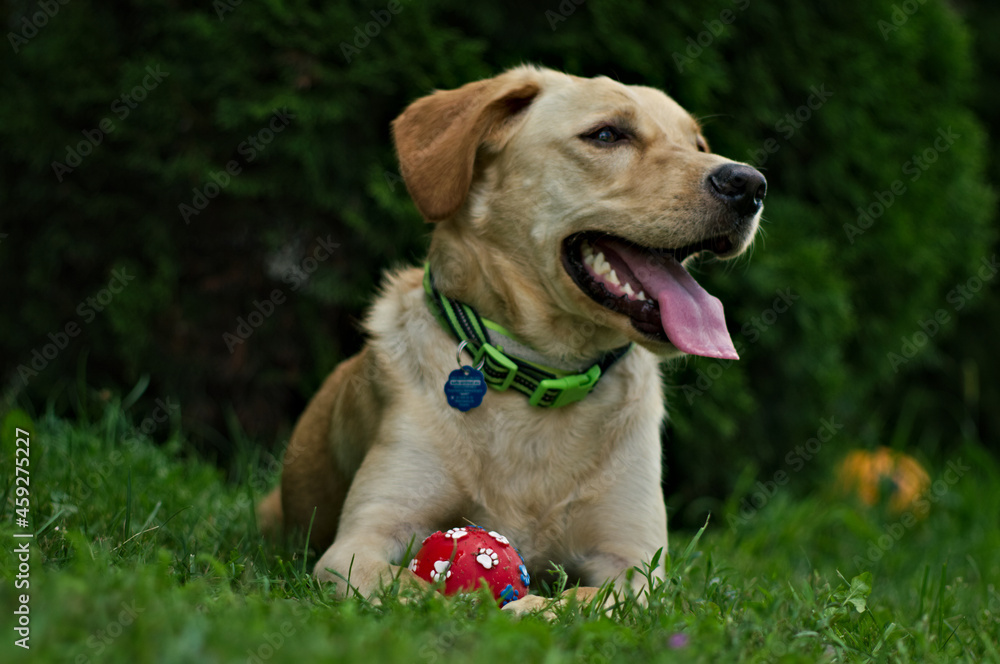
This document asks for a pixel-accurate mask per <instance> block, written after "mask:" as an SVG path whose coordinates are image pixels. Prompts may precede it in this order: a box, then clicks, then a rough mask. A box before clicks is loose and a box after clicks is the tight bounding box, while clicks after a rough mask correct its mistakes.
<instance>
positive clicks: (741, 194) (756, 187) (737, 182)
mask: <svg viewBox="0 0 1000 664" xmlns="http://www.w3.org/2000/svg"><path fill="white" fill-rule="evenodd" d="M708 184H709V190H710V191H711V192H712V193H713V194H714V195H715V196H716V197H717V198H719V200H721V201H722V202H724V203H725V204H726V205H728V206H729V207H731V208H732V209H733V210H734V211H735V212H736V213H737V214H739V215H741V216H744V217H749V216H751V215H754V214H757V210H759V209H760V206H761V204H762V203H763V202H764V196H765V195H766V194H767V180H765V179H764V176H763V175H761V173H760V171H758V170H757V169H756V168H752V167H750V166H747V165H745V164H723V165H722V166H719V167H718V168H716V169H715V170H714V171H712V172H711V173H709V174H708Z"/></svg>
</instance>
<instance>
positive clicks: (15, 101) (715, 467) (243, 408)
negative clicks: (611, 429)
mask: <svg viewBox="0 0 1000 664" xmlns="http://www.w3.org/2000/svg"><path fill="white" fill-rule="evenodd" d="M4 10H5V11H4V17H5V19H6V24H5V28H6V31H5V32H6V41H7V44H5V46H4V47H3V48H0V90H2V94H0V119H2V122H0V146H2V148H0V210H2V212H0V283H2V284H3V286H4V288H3V293H4V297H3V298H0V317H2V320H3V324H2V325H0V376H2V379H3V381H4V383H3V385H4V390H3V399H4V403H5V404H6V405H7V406H11V405H14V404H20V405H21V406H22V407H25V408H27V409H29V410H33V411H36V412H37V411H39V410H44V409H46V408H51V409H54V410H55V411H56V412H67V413H69V412H72V411H74V410H76V411H77V412H86V409H87V403H88V401H89V400H91V399H95V398H96V399H100V398H102V394H103V395H104V397H105V398H106V396H107V394H108V393H109V392H117V393H127V392H129V391H132V390H133V388H134V387H135V386H139V389H137V390H134V394H133V396H138V394H139V392H143V393H142V395H141V397H139V398H138V400H135V399H127V400H126V403H127V404H129V405H130V407H131V408H132V410H133V412H134V415H135V419H136V421H141V420H142V419H143V418H144V417H147V416H150V417H152V415H154V414H156V413H158V412H161V411H166V412H168V415H169V419H170V421H171V426H181V427H182V428H183V429H184V431H185V432H186V434H187V437H188V439H189V440H191V441H192V443H193V445H194V446H195V447H196V449H197V451H198V452H199V453H200V454H203V455H206V456H208V457H210V458H213V459H215V460H217V461H218V462H219V463H220V464H223V465H224V464H226V462H227V460H228V459H229V458H230V456H231V455H232V453H233V445H234V443H233V442H232V441H234V440H237V439H245V438H249V439H250V440H253V441H256V442H257V443H259V444H260V445H263V446H265V447H267V448H269V449H272V450H274V451H275V452H276V453H277V452H278V451H280V449H281V447H282V445H283V444H284V442H285V441H286V440H287V436H288V432H289V429H290V426H291V425H292V424H293V423H294V420H295V418H296V417H297V415H298V414H299V413H300V412H301V410H302V408H303V407H304V405H305V403H306V401H307V400H308V399H309V397H310V396H311V395H312V393H313V392H314V391H315V389H316V388H317V387H318V386H319V384H320V382H321V380H322V379H323V377H324V376H325V375H326V374H327V373H328V372H329V371H330V370H331V369H332V367H333V366H335V365H336V363H337V362H339V361H340V360H342V359H344V358H346V357H348V356H350V355H351V354H353V353H354V352H356V351H357V350H358V349H359V348H360V346H361V344H362V343H363V339H362V337H361V335H360V334H359V332H358V329H357V322H358V320H359V318H360V317H361V316H362V315H363V311H364V307H365V306H366V304H367V303H368V302H369V301H370V298H371V296H372V294H373V292H374V289H375V287H376V285H377V283H378V280H379V278H380V274H381V273H382V271H383V270H384V269H385V268H387V267H390V266H394V265H401V264H411V263H416V262H418V261H419V260H420V259H421V257H422V255H423V253H424V251H425V250H426V246H427V240H428V237H427V230H428V229H426V228H425V227H424V225H423V223H422V221H421V219H420V217H419V215H418V214H417V213H416V210H415V208H414V207H413V205H412V204H411V203H410V201H409V198H408V196H407V194H406V190H405V187H404V186H403V185H402V183H401V181H400V179H399V175H398V167H397V164H396V161H395V157H394V154H393V149H392V145H391V141H390V135H389V122H390V121H391V120H392V119H393V118H394V117H395V116H396V115H397V114H398V113H399V112H400V111H401V110H402V109H403V108H404V107H405V105H406V104H407V103H408V102H410V101H412V100H413V99H415V98H417V97H419V96H422V95H424V94H426V93H428V92H429V91H430V90H431V89H433V88H451V87H457V86H459V85H461V84H463V83H465V82H467V81H470V80H474V79H478V78H482V77H487V76H491V75H494V74H496V73H498V72H499V71H501V70H503V69H504V68H507V67H509V66H512V65H516V64H519V63H522V62H533V63H538V64H542V65H546V66H549V67H553V68H557V69H563V70H566V71H569V72H571V73H575V74H579V75H583V76H594V75H599V74H603V75H608V76H611V77H613V78H616V79H619V80H621V81H623V82H625V83H637V84H645V85H651V86H655V87H659V88H662V89H664V90H666V91H667V92H668V93H669V94H671V95H672V96H673V97H674V98H675V99H677V100H678V101H679V102H680V103H681V104H682V105H683V106H685V107H686V108H687V109H689V110H690V111H691V112H692V113H693V114H695V115H696V116H698V117H700V118H702V119H703V123H704V125H705V133H706V135H707V137H708V139H709V141H710V143H711V145H712V148H713V150H714V151H715V152H718V153H720V154H723V155H725V156H728V157H731V158H735V159H739V160H743V161H750V162H751V163H754V164H755V165H758V166H759V167H760V168H761V169H762V170H763V171H764V172H765V174H766V175H767V177H768V181H769V193H768V198H767V203H766V208H765V221H764V224H763V234H762V237H761V238H760V239H759V241H758V242H757V244H756V245H755V248H754V251H753V254H752V257H750V258H745V259H741V260H739V261H737V262H735V263H732V264H730V263H726V264H723V263H715V264H712V263H706V264H703V265H702V266H700V267H699V268H698V270H697V272H698V279H699V281H701V283H702V284H704V285H705V286H706V288H707V289H708V290H709V291H710V292H712V293H713V294H716V295H718V296H719V297H720V298H721V299H722V300H723V302H725V303H726V312H727V317H728V320H729V323H730V330H731V332H732V333H733V337H734V339H735V340H736V341H737V344H738V347H739V348H740V349H741V351H742V353H741V354H742V356H743V359H742V360H741V361H740V362H738V363H732V364H725V363H719V362H717V361H714V360H704V359H691V360H688V361H685V362H682V363H677V364H675V365H673V366H668V367H666V371H665V390H666V392H667V395H668V397H669V399H670V414H671V422H670V425H669V426H668V427H667V428H666V430H665V433H664V439H665V445H664V449H665V454H666V458H667V461H668V476H667V483H666V488H667V493H668V499H669V502H670V503H671V505H672V507H673V508H674V510H675V513H676V514H677V515H678V516H676V517H675V520H676V519H679V520H680V521H682V522H688V523H693V522H694V521H696V520H697V519H699V518H703V517H702V515H703V513H704V511H706V510H708V509H713V510H715V509H717V507H718V505H719V504H720V501H721V500H722V499H724V497H725V496H726V495H728V494H729V493H730V492H731V491H732V490H733V488H734V487H735V486H737V485H738V483H739V482H740V477H741V474H744V476H745V474H746V473H747V472H751V473H754V472H758V473H760V474H761V476H764V475H765V474H770V473H773V472H775V471H777V470H781V469H786V470H788V469H789V465H790V460H789V455H790V454H795V450H796V448H797V447H801V446H803V445H805V444H806V443H807V441H808V440H809V439H810V438H812V437H815V436H816V435H817V432H818V431H819V430H820V429H821V427H823V426H824V424H823V423H824V421H827V422H829V421H831V419H832V420H833V421H834V422H835V423H836V424H838V425H842V427H843V428H842V429H839V430H838V431H839V433H837V434H836V435H835V436H834V437H833V438H832V439H831V440H829V441H827V442H824V443H823V446H822V450H821V451H820V452H819V453H817V454H816V455H815V456H816V458H817V459H819V460H821V462H820V463H810V464H807V465H806V466H805V472H807V473H809V474H817V473H821V472H825V469H827V468H829V466H830V465H832V463H833V462H835V461H836V460H837V458H838V456H839V454H841V453H842V452H843V450H845V449H846V448H847V447H849V446H855V445H857V444H859V441H860V444H862V445H868V446H875V445H879V444H887V445H892V446H894V447H897V448H900V449H906V450H908V451H910V452H911V453H917V454H920V455H924V456H925V458H933V457H935V456H937V455H939V454H940V453H942V452H946V451H947V450H949V449H954V448H957V446H958V445H959V444H960V443H961V442H962V441H965V440H970V439H971V440H978V441H980V442H982V443H983V444H984V445H987V446H989V447H991V448H992V449H993V451H994V452H1000V442H998V441H1000V409H997V408H995V406H996V405H997V404H998V399H1000V394H998V390H1000V381H998V379H997V376H996V372H995V371H994V370H991V369H990V367H994V369H995V368H996V363H997V362H996V353H995V350H994V345H995V342H994V337H995V335H996V332H997V330H998V329H1000V328H998V323H1000V306H998V305H997V303H996V298H995V297H994V295H993V293H994V292H995V284H994V280H991V279H993V278H994V275H993V274H988V272H989V271H988V270H986V267H985V266H986V265H989V264H991V262H992V261H993V260H994V259H993V257H994V256H995V252H996V211H997V204H996V197H995V195H994V194H993V193H992V191H991V189H990V180H991V178H989V177H988V174H990V173H995V172H997V167H998V164H997V161H996V149H995V146H992V145H991V143H990V139H989V136H990V134H992V135H993V136H997V135H1000V134H998V133H997V129H998V128H997V126H996V125H997V120H998V119H997V114H996V108H998V106H1000V105H998V103H997V102H998V99H997V97H998V96H1000V86H998V85H997V83H998V81H997V75H996V73H997V71H998V67H1000V52H998V44H997V40H996V39H995V38H994V37H993V35H994V34H995V31H996V29H997V28H1000V9H998V8H997V6H996V5H995V3H991V2H988V1H987V0H980V1H975V2H954V3H945V2H942V1H940V0H906V1H905V2H893V1H890V0H845V2H840V3H835V4H824V3H819V4H808V3H806V4H803V3H797V2H792V1H791V0H721V1H713V2H702V3H694V2H688V3H669V4H668V5H664V6H663V7H657V8H652V7H650V6H649V5H648V4H647V3H641V2H635V1H620V2H612V1H602V0H587V1H586V2H583V1H582V0H577V2H574V1H573V0H561V2H560V1H557V0H551V1H550V2H547V3H546V2H543V3H526V2H513V3H503V5H500V4H499V3H498V4H495V5H490V4H484V3H466V2H457V1H454V0H447V1H442V2H428V3H416V2H409V1H406V2H403V1H401V0H393V1H392V2H381V1H376V2H337V3H315V2H305V1H304V0H272V1H269V2H258V3H251V2H241V0H215V1H214V2H213V3H209V2H200V3H195V2H187V1H184V0H132V1H131V2H113V3H98V2H92V1H90V0H70V1H69V2H67V3H66V4H59V2H57V1H56V0H40V1H39V0H6V1H5V3H4ZM227 168H228V172H227ZM862 211H865V212H867V214H868V215H869V219H867V220H866V219H863V218H862V219H860V220H859V217H860V216H861V212H862ZM862 221H863V222H864V223H865V224H866V225H867V226H862V225H861V224H860V223H859V222H862ZM852 227H853V230H852ZM857 231H863V232H860V233H859V232H857ZM984 260H985V263H983V261H984ZM980 270H983V272H982V274H980ZM116 275H117V276H116ZM977 279H978V280H977ZM115 291H120V292H115ZM276 291H277V292H276ZM782 296H783V299H781V298H782ZM779 299H781V302H784V303H785V304H778V300H779ZM942 311H943V312H944V315H941V313H940V312H942ZM935 320H937V321H938V322H937V328H936V329H935V327H934V324H933V323H931V322H930V321H935ZM940 321H945V322H940ZM74 331H75V332H76V334H72V333H73V332H74ZM248 334H249V336H247V335H248ZM921 334H924V335H926V336H923V337H921V336H920V335H921ZM241 335H242V336H241ZM243 336H246V337H247V338H246V339H243V338H242V337H243ZM893 354H895V355H893ZM147 381H148V385H147ZM143 386H146V389H145V390H144V391H143V390H142V389H141V388H142V387H143ZM157 400H159V402H158V401H157ZM163 404H169V405H170V407H168V408H165V409H164V408H162V407H161V411H157V410H156V409H157V407H160V406H162V405H163ZM166 419H168V418H163V420H161V421H165V420H166ZM168 428H169V427H162V426H161V427H160V430H159V431H158V432H157V431H156V426H153V427H151V430H153V431H154V435H160V436H164V437H165V436H166V434H167V433H168V431H167V429H168ZM813 446H814V447H815V444H814V445H813ZM748 469H749V470H748ZM793 469H794V470H797V468H793ZM803 477H808V475H806V476H803ZM796 486H797V487H799V489H800V490H806V489H807V488H808V486H809V483H808V482H806V481H797V482H796Z"/></svg>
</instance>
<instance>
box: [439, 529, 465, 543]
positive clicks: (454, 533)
mask: <svg viewBox="0 0 1000 664" xmlns="http://www.w3.org/2000/svg"><path fill="white" fill-rule="evenodd" d="M468 534H469V531H468V530H466V529H465V528H452V529H451V530H449V531H448V532H446V533H445V534H444V536H445V537H450V538H451V539H453V540H459V539H462V538H463V537H465V536H466V535H468Z"/></svg>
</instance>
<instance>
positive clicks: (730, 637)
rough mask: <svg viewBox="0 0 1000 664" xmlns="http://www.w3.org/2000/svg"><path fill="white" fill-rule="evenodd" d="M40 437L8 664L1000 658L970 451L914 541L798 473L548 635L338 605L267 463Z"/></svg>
mask: <svg viewBox="0 0 1000 664" xmlns="http://www.w3.org/2000/svg"><path fill="white" fill-rule="evenodd" d="M31 426H32V436H31V456H30V461H31V465H30V472H31V475H30V477H31V487H30V488H31V496H30V500H31V524H32V529H33V530H34V531H36V532H37V538H36V539H35V540H33V543H32V551H33V554H32V557H31V572H30V583H31V586H30V602H29V607H30V610H31V614H30V615H31V640H30V645H31V650H30V651H25V650H23V649H21V648H18V647H15V646H14V645H13V642H14V640H15V639H16V638H18V637H17V635H16V634H15V633H14V631H13V628H14V626H15V623H16V618H15V616H14V614H13V611H14V608H15V607H16V606H17V605H18V600H17V595H18V594H20V593H22V592H24V591H23V590H17V591H15V590H14V589H13V587H12V583H11V580H12V579H13V578H14V576H15V574H16V573H17V565H18V561H17V559H16V557H15V556H14V554H12V553H8V552H4V554H3V555H0V576H2V577H3V579H4V581H3V583H2V585H0V634H2V635H3V641H2V642H0V660H2V661H4V662H20V661H31V662H81V663H83V662H118V661H121V662H147V661H149V662H153V661H156V662H248V661H249V662H266V661H273V662H286V661H287V662H292V661H296V662H298V661H375V662H407V663H412V662H420V663H426V664H436V663H438V662H469V661H476V662H491V661H498V662H499V661H504V662H507V661H510V660H511V659H512V658H515V661H518V662H547V663H550V662H551V663H555V662H602V663H604V662H620V661H641V662H655V661H665V662H809V663H814V662H1000V646H998V635H1000V527H998V526H1000V524H998V520H1000V468H998V465H997V463H996V462H995V460H993V459H992V458H991V457H989V456H988V455H987V454H985V453H984V452H982V451H981V450H980V449H979V448H978V447H976V446H974V445H966V446H964V447H963V448H962V449H961V450H960V451H959V452H958V453H956V454H955V455H954V457H952V458H949V459H943V460H941V461H942V463H941V464H940V465H930V470H931V475H932V477H933V478H934V479H941V478H943V477H944V472H945V469H946V468H947V466H946V464H947V462H948V461H956V460H958V459H961V460H962V463H964V464H966V465H968V466H969V467H970V470H969V471H968V472H966V473H965V474H963V475H962V476H961V477H960V478H959V479H958V481H956V482H954V483H953V484H940V485H939V487H944V488H945V489H946V490H945V491H943V493H942V495H941V497H940V498H938V497H937V496H935V498H936V501H935V502H934V503H933V505H932V507H931V509H930V513H929V514H928V516H927V518H926V519H923V520H921V521H919V522H917V523H915V524H910V526H909V527H906V526H902V525H899V524H898V523H897V521H898V518H897V517H894V516H892V515H890V514H889V513H888V512H885V511H880V510H867V509H863V508H860V507H858V506H857V505H854V504H853V503H850V502H849V501H845V500H842V499H839V498H838V497H837V496H836V495H835V494H833V493H831V492H827V491H824V490H822V489H817V490H816V491H814V495H813V497H808V498H796V497H795V492H796V491H797V492H799V493H801V492H802V491H801V489H802V488H803V487H801V486H800V485H798V484H796V482H806V481H808V480H806V478H805V477H804V476H803V477H801V478H800V477H794V476H793V478H792V480H791V482H790V483H789V485H787V486H785V487H782V488H781V489H780V490H779V491H778V492H777V493H776V495H774V496H773V497H772V498H771V499H770V500H769V502H768V503H767V504H766V505H764V506H763V507H761V508H760V509H759V510H758V511H757V512H756V513H755V514H753V515H751V516H750V517H749V518H746V519H743V520H742V523H736V522H735V521H734V522H733V523H734V524H735V525H733V526H730V525H728V524H729V521H728V520H727V516H729V515H731V514H737V513H738V512H737V511H736V510H738V509H739V507H738V502H737V500H736V499H734V500H732V501H731V504H730V505H729V506H728V508H727V510H726V511H724V512H723V513H722V514H720V515H718V516H716V517H714V518H713V523H712V525H711V526H710V527H709V528H708V529H707V530H706V531H705V532H704V534H703V535H701V537H700V538H699V537H698V536H697V534H695V533H690V532H688V533H685V532H673V533H672V535H671V549H670V552H669V555H664V557H663V560H662V561H661V564H663V565H664V567H665V570H666V572H667V581H666V582H665V583H663V584H661V585H658V586H657V587H656V588H655V589H654V591H653V593H652V596H651V598H650V601H649V605H648V606H645V607H643V606H637V605H636V603H635V602H634V601H632V599H631V598H628V597H623V598H620V601H619V603H618V604H617V605H616V606H615V608H614V609H613V611H612V613H611V615H610V616H608V615H605V614H604V613H603V612H600V611H596V610H593V609H592V608H590V607H580V606H570V607H567V608H565V609H562V610H560V611H559V613H558V616H557V618H556V619H555V620H554V621H552V622H546V621H544V620H542V619H541V618H539V617H527V618H524V619H522V620H515V619H513V618H512V617H511V616H509V615H508V614H506V613H504V612H501V611H499V610H498V609H497V608H496V607H495V606H494V605H493V604H492V603H490V602H488V601H482V600H481V598H479V597H476V596H471V597H457V598H444V597H441V596H439V595H436V594H434V593H429V594H428V595H426V596H422V597H418V598H415V599H413V600H411V601H409V602H407V603H401V602H400V601H399V599H398V597H397V596H396V595H395V594H394V593H393V592H392V591H391V590H390V591H388V592H387V593H386V594H385V595H384V596H383V597H382V598H381V602H380V603H375V604H373V603H369V602H366V601H361V600H357V599H353V600H347V601H337V600H335V599H334V598H332V597H331V596H330V594H329V593H328V592H327V591H326V589H325V588H323V587H319V586H317V585H316V584H315V583H313V581H312V580H311V579H310V578H309V576H308V574H307V571H308V570H309V569H310V567H311V561H310V560H309V559H306V558H305V557H304V555H303V551H302V549H301V546H300V545H292V544H288V545H286V544H273V543H266V542H264V541H262V539H261V538H260V537H259V536H258V534H257V533H256V531H255V525H254V519H253V504H254V502H255V501H256V500H257V498H258V497H259V495H260V494H261V493H262V492H263V491H264V489H265V488H266V486H267V484H268V483H270V482H272V481H273V479H274V478H273V477H270V476H266V475H261V474H260V472H259V471H258V470H257V467H258V466H259V465H260V464H259V462H258V460H255V459H254V456H253V454H251V453H248V454H247V455H246V460H245V461H244V462H243V463H242V464H241V465H240V467H239V468H237V471H236V472H232V473H230V474H231V475H232V477H230V478H228V479H227V478H224V477H223V476H222V474H221V473H220V472H219V471H218V470H217V469H215V468H214V467H213V466H211V465H209V464H206V463H205V462H203V461H200V460H198V459H194V458H191V457H190V456H189V455H186V454H185V447H184V444H183V442H182V441H181V440H180V438H179V437H177V436H175V437H174V438H173V439H172V440H171V442H169V443H168V444H167V445H165V446H159V447H157V446H155V445H153V444H151V443H149V442H148V441H147V440H146V439H145V438H144V437H143V436H141V435H136V433H135V431H134V430H133V429H132V428H131V426H130V425H129V423H128V422H126V421H125V419H124V417H123V416H122V415H121V409H120V404H116V403H112V404H110V405H109V406H108V407H107V408H106V409H104V412H103V415H102V416H101V417H100V419H99V420H97V421H92V422H68V421H65V420H59V419H56V418H53V417H45V418H42V419H40V420H39V421H38V422H36V423H34V424H33V425H31ZM9 429H12V426H11V425H10V423H8V424H5V425H4V431H3V442H4V449H3V464H4V468H5V472H4V479H3V483H2V484H0V493H2V495H3V499H2V500H0V535H2V539H3V542H4V543H5V545H4V546H5V548H6V549H8V550H12V549H13V548H14V546H15V545H16V543H17V542H19V541H20V540H14V538H13V537H12V535H13V534H14V533H15V532H20V530H21V529H19V528H17V527H16V526H15V524H14V520H15V518H16V515H15V511H14V510H15V508H14V498H15V490H14V488H13V480H12V474H13V473H12V472H11V471H10V469H11V458H12V455H11V449H10V446H11V444H12V442H13V441H12V440H11V435H10V434H11V431H10V430H9ZM793 489H795V491H793ZM739 497H742V496H739ZM880 538H882V539H881V546H880ZM873 547H874V548H873ZM876 553H880V555H878V556H876V555H875V554H876ZM876 557H877V558H878V559H877V560H876V561H874V562H871V561H870V558H876ZM306 658H309V659H306Z"/></svg>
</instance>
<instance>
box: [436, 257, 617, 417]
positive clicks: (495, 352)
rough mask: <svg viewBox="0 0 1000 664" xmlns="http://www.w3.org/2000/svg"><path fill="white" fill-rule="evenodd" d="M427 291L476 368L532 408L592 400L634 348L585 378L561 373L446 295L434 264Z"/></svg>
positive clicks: (603, 361)
mask: <svg viewBox="0 0 1000 664" xmlns="http://www.w3.org/2000/svg"><path fill="white" fill-rule="evenodd" d="M424 290H425V291H426V292H427V300H428V306H429V307H430V309H431V311H432V312H434V315H435V317H437V319H438V321H439V322H440V323H441V324H442V325H443V326H444V327H445V329H447V330H450V331H451V333H452V334H453V335H454V336H455V337H456V338H457V339H458V340H459V343H461V342H462V341H465V342H467V343H466V348H467V349H468V351H469V352H470V353H471V354H472V357H473V363H474V364H475V365H477V366H478V365H479V363H480V362H482V363H483V366H482V371H483V376H484V377H485V379H486V383H487V385H489V386H490V387H492V388H494V389H496V390H500V391H501V392H503V391H504V390H506V389H508V388H513V389H515V390H517V391H518V392H521V393H523V394H525V395H527V396H528V403H530V404H531V405H532V406H541V407H544V408H559V407H560V406H565V405H566V404H570V403H574V402H576V401H580V400H581V399H583V398H584V397H586V396H587V395H588V394H590V392H591V391H592V390H593V389H594V387H595V386H596V385H597V381H598V380H600V378H601V376H602V375H604V373H605V372H607V370H608V369H610V368H611V365H613V364H614V363H615V362H617V361H618V360H619V359H621V357H622V356H624V355H625V354H626V353H627V352H629V351H630V350H631V349H632V344H626V345H625V346H622V347H621V348H616V349H614V350H612V351H609V352H607V353H605V354H604V355H603V356H602V357H601V358H600V359H599V360H598V361H597V362H595V363H593V364H592V365H591V366H590V368H588V369H586V370H585V371H583V372H582V373H573V372H572V371H568V370H564V369H557V368H554V367H551V366H547V365H545V364H541V363H539V362H538V361H532V360H529V359H526V357H525V356H529V357H530V356H534V358H535V359H541V358H542V356H541V355H539V354H538V353H537V352H535V351H534V350H532V349H531V348H530V347H529V346H526V345H524V344H522V343H521V342H519V341H518V340H517V339H515V338H514V336H513V335H512V334H511V333H510V332H508V331H507V330H505V329H504V328H503V327H501V326H500V325H497V324H496V323H494V322H493V321H491V320H486V319H485V318H481V317H480V316H479V314H478V313H476V310H475V309H473V308H472V307H470V306H469V305H467V304H464V303H462V302H459V301H458V300H452V299H451V298H448V297H445V296H444V295H442V294H441V293H440V292H439V291H438V290H437V288H435V287H434V277H432V276H431V266H430V263H427V264H425V266H424ZM504 347H506V348H508V349H514V350H519V353H520V355H521V357H513V356H510V355H507V354H506V353H504Z"/></svg>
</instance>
